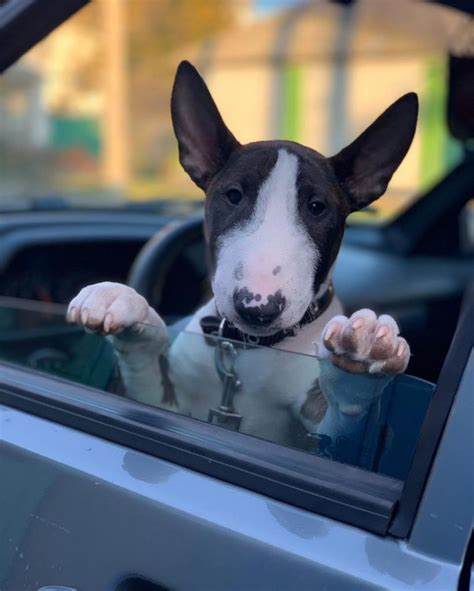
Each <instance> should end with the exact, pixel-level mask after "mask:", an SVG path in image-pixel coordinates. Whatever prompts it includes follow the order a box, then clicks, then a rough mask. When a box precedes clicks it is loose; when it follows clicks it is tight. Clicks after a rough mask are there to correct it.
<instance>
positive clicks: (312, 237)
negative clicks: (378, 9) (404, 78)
mask: <svg viewBox="0 0 474 591" xmlns="http://www.w3.org/2000/svg"><path fill="white" fill-rule="evenodd" d="M417 111H418V101H417V97H416V95H415V94H414V93H410V94H407V95H405V96H403V97H402V98H400V99H399V100H398V101H396V102H395V103H394V104H393V105H392V106H391V107H389V108H388V109H387V110H386V111H385V112H384V113H383V114H382V115H381V116H380V117H379V118H378V119H377V120H376V121H375V122H374V123H373V124H372V125H371V126H370V127H369V128H368V129H367V130H366V131H365V132H364V133H363V134H362V135H361V136H359V138H357V139H356V140H355V141H354V142H353V143H352V144H350V145H349V146H348V147H347V148H345V149H344V150H342V151H341V152H340V153H339V154H337V155H336V156H333V157H332V158H325V157H324V156H323V155H322V154H319V153H318V152H316V151H315V150H312V149H311V148H307V147H305V146H302V145H300V144H297V143H294V142H289V141H267V142H255V143H251V144H247V145H241V144H240V143H239V142H238V141H237V140H236V139H235V137H234V136H233V135H232V133H231V132H230V131H229V130H228V129H227V127H226V125H225V123H224V121H223V120H222V117H221V116H220V114H219V111H218V109H217V107H216V105H215V103H214V101H213V99H212V97H211V95H210V93H209V91H208V89H207V86H206V84H205V83H204V81H203V79H202V78H201V77H200V75H199V74H198V72H197V71H196V69H195V68H194V67H193V66H192V65H191V64H189V63H188V62H182V63H181V64H180V66H179V68H178V72H177V74H176V80H175V84H174V88H173V94H172V99H171V112H172V118H173V126H174V130H175V133H176V137H177V139H178V145H179V157H180V162H181V164H182V166H183V168H184V169H185V170H186V171H187V173H188V174H189V175H190V177H191V178H192V180H193V181H194V182H195V183H196V184H197V185H198V186H199V187H201V189H203V190H204V191H205V193H206V239H207V242H208V246H209V254H210V261H211V265H212V287H213V291H214V296H215V300H216V305H217V309H218V310H219V312H220V313H221V314H222V315H223V316H225V317H226V318H227V319H228V320H230V321H232V322H234V323H235V324H236V325H237V326H238V327H239V328H241V329H242V330H243V331H244V332H246V333H249V334H253V335H256V336H266V335H270V334H273V333H275V332H277V331H279V330H282V329H285V328H290V327H292V326H293V325H295V324H296V323H298V322H299V321H300V320H301V318H302V317H303V315H304V314H305V312H306V310H307V309H308V307H309V305H310V304H311V302H312V300H313V299H314V297H315V295H316V294H317V292H318V291H319V290H320V289H321V288H322V286H323V288H324V282H325V280H326V279H327V278H328V273H329V271H330V269H331V267H332V265H333V263H334V261H335V259H336V255H337V252H338V250H339V246H340V243H341V239H342V235H343V232H344V224H345V219H346V217H347V215H348V214H349V213H350V212H352V211H356V210H358V209H361V208H363V207H365V206H367V205H368V204H369V203H371V202H372V201H374V200H375V199H377V198H378V197H380V196H381V195H382V194H383V193H384V192H385V190H386V188H387V184H388V182H389V180H390V178H391V177H392V175H393V173H394V172H395V170H396V169H397V168H398V166H399V164H400V163H401V161H402V160H403V158H404V156H405V154H406V152H407V151H408V148H409V147H410V144H411V141H412V139H413V135H414V132H415V127H416V118H417Z"/></svg>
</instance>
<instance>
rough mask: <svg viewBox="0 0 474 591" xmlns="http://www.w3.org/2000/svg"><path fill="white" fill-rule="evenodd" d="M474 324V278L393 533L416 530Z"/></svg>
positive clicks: (405, 534)
mask: <svg viewBox="0 0 474 591" xmlns="http://www.w3.org/2000/svg"><path fill="white" fill-rule="evenodd" d="M473 326H474V281H473V283H472V284H471V285H470V287H469V288H468V289H467V290H466V297H465V305H464V307H463V309H462V310H461V313H460V316H459V319H458V324H457V328H456V331H455V333H454V336H453V339H452V341H451V345H450V347H449V351H448V354H447V355H446V359H445V361H444V364H443V368H442V370H441V373H440V376H439V379H438V382H437V384H436V388H435V391H434V394H433V399H432V401H431V404H430V406H429V407H428V411H427V413H426V416H425V420H424V421H423V424H422V426H421V429H420V434H419V436H418V441H417V444H416V447H415V451H414V454H413V459H412V462H411V466H410V470H409V472H408V474H407V478H406V480H405V483H404V486H403V490H402V493H401V496H400V499H399V503H398V508H397V512H396V515H395V516H394V519H393V523H392V524H391V526H390V528H389V533H390V534H391V535H392V536H395V537H399V538H407V537H408V536H409V535H410V532H411V530H412V527H413V524H414V521H415V517H416V514H417V511H418V508H419V505H420V503H421V500H422V496H423V492H424V490H425V488H426V485H427V482H428V478H429V475H430V472H431V468H432V466H433V462H434V460H435V457H436V452H437V449H438V447H439V445H440V442H441V439H442V436H443V433H444V430H445V427H446V423H447V420H448V417H449V413H450V411H451V408H452V407H453V404H454V401H455V399H456V396H457V393H458V389H459V386H460V384H461V380H462V378H463V376H464V373H465V371H466V368H467V365H468V362H469V357H470V355H471V352H472V351H473V348H474V334H473V332H472V327H473Z"/></svg>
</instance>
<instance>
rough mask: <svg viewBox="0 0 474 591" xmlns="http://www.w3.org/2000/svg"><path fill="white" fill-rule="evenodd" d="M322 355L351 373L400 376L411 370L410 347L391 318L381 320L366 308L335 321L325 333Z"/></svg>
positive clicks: (322, 337) (328, 325)
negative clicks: (408, 367)
mask: <svg viewBox="0 0 474 591" xmlns="http://www.w3.org/2000/svg"><path fill="white" fill-rule="evenodd" d="M318 356H320V357H328V358H329V359H330V360H331V362H332V363H333V364H334V365H335V366H336V367H339V368H340V369H343V370H345V371H348V372H350V373H370V374H378V373H383V374H398V373H403V372H404V371H405V369H406V368H407V365H408V361H409V359H410V348H409V346H408V343H407V342H406V341H405V339H404V338H402V337H400V336H399V329H398V326H397V323H396V322H395V320H394V319H393V318H392V317H391V316H387V315H386V314H383V315H381V316H379V317H378V318H377V316H376V314H375V313H374V312H373V311H372V310H367V309H365V310H359V311H357V312H354V314H352V316H351V317H350V318H347V317H346V316H335V317H334V318H332V319H331V320H330V321H329V322H328V323H327V325H326V327H325V328H324V330H323V332H322V334H321V344H320V346H319V351H318Z"/></svg>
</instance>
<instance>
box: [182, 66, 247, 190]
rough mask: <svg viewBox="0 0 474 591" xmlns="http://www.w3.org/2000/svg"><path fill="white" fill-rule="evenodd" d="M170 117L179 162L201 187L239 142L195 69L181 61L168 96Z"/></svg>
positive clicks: (205, 186)
mask: <svg viewBox="0 0 474 591" xmlns="http://www.w3.org/2000/svg"><path fill="white" fill-rule="evenodd" d="M171 118H172V120H173V127H174V132H175V134H176V137H177V139H178V147H179V161H180V162H181V165H182V167H183V168H184V170H185V171H186V172H187V173H188V174H189V176H190V177H191V178H192V179H193V181H194V182H195V183H196V185H198V187H201V189H204V191H205V190H206V189H207V187H208V186H209V183H210V182H211V180H212V179H213V177H214V176H215V174H216V173H217V172H218V171H219V170H220V168H222V166H223V165H224V164H225V162H226V161H227V159H228V158H229V156H230V154H231V153H232V151H233V150H235V149H236V148H237V147H238V146H239V145H240V144H239V142H238V141H237V140H236V139H235V137H234V136H233V135H232V133H231V132H230V131H229V130H228V129H227V127H226V125H225V123H224V121H223V120H222V117H221V115H220V113H219V111H218V110H217V107H216V104H215V102H214V100H213V98H212V96H211V94H210V92H209V90H208V89H207V86H206V83H205V82H204V80H203V79H202V78H201V76H200V75H199V73H198V71H197V70H196V68H195V67H194V66H192V65H191V64H190V63H189V62H186V61H184V62H181V63H180V64H179V67H178V71H177V72H176V79H175V81H174V86H173V93H172V95H171Z"/></svg>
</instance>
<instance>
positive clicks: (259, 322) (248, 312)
mask: <svg viewBox="0 0 474 591" xmlns="http://www.w3.org/2000/svg"><path fill="white" fill-rule="evenodd" d="M262 299H263V298H262V296H261V295H260V294H258V293H257V294H253V293H252V292H251V291H249V290H248V289H247V288H245V287H244V288H243V289H238V290H236V291H235V292H234V307H235V309H236V311H237V313H238V314H239V316H240V317H241V318H242V320H244V321H245V322H246V323H247V324H250V325H252V326H269V325H270V324H272V323H273V322H274V321H275V320H276V319H277V318H278V316H280V314H281V313H282V312H283V310H284V309H285V304H286V300H285V298H284V297H283V295H282V293H281V291H280V290H278V291H277V292H276V293H274V294H272V295H269V296H268V297H267V302H266V303H265V304H263V303H262V304H259V302H261V301H262Z"/></svg>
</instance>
